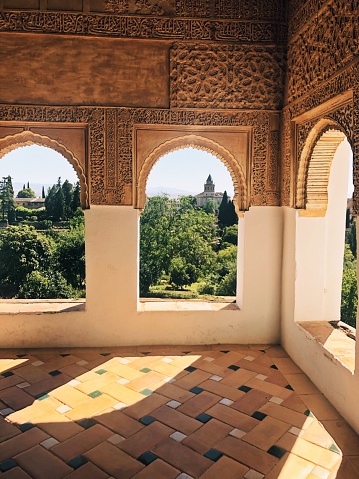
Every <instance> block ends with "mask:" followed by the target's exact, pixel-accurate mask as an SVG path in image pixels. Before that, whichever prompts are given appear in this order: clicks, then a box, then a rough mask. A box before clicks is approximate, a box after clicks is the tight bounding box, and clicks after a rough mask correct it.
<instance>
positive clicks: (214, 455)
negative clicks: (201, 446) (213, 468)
mask: <svg viewBox="0 0 359 479" xmlns="http://www.w3.org/2000/svg"><path fill="white" fill-rule="evenodd" d="M203 455H204V457H207V459H210V460H211V461H214V462H217V461H218V459H220V458H221V457H222V456H223V452H221V451H218V450H217V449H213V448H211V449H209V450H208V451H207V452H205V453H204V454H203Z"/></svg>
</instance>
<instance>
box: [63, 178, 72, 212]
mask: <svg viewBox="0 0 359 479" xmlns="http://www.w3.org/2000/svg"><path fill="white" fill-rule="evenodd" d="M61 189H62V192H63V195H64V218H65V219H69V218H71V217H72V208H71V204H72V197H73V194H74V191H73V186H72V184H71V183H70V182H69V181H68V180H65V181H64V182H63V184H62V187H61Z"/></svg>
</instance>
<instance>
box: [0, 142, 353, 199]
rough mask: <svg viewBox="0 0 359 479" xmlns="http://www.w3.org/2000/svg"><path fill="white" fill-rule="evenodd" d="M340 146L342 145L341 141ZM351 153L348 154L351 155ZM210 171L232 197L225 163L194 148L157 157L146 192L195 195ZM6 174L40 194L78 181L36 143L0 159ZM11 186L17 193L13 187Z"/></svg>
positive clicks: (350, 186) (219, 187) (0, 169)
mask: <svg viewBox="0 0 359 479" xmlns="http://www.w3.org/2000/svg"><path fill="white" fill-rule="evenodd" d="M343 143H344V142H343ZM342 146H343V148H345V146H344V144H343V145H342ZM347 147H348V145H347ZM349 149H350V147H349ZM347 151H348V150H347ZM352 156H353V155H352V153H351V158H352ZM350 170H352V167H351V168H350ZM209 174H210V175H211V176H212V179H213V181H214V183H215V191H217V192H224V191H227V193H228V195H229V196H231V197H232V198H233V182H232V179H231V176H230V174H229V172H228V170H227V168H226V167H225V166H224V164H223V163H222V162H221V161H220V160H219V159H218V158H216V157H215V156H214V155H212V154H210V153H207V152H206V151H203V150H197V149H194V148H183V149H180V150H176V151H174V152H171V153H169V154H167V155H165V156H163V157H162V158H160V160H159V161H158V162H157V163H156V164H155V165H154V167H153V168H152V171H151V173H150V175H149V177H148V181H147V191H149V190H150V189H161V190H162V191H163V192H166V187H167V188H171V189H179V190H181V194H184V193H183V192H188V194H198V193H201V192H202V191H203V189H204V183H205V181H206V179H207V177H208V175H209ZM8 175H10V176H11V177H12V181H13V184H14V183H21V185H23V184H26V185H27V182H29V183H30V187H31V185H32V184H33V185H35V184H38V185H40V187H39V189H36V188H33V189H34V190H35V192H36V193H37V194H38V195H39V196H40V195H41V187H42V185H45V189H46V185H53V184H54V183H56V182H57V179H58V177H59V176H60V177H61V179H62V182H63V181H65V180H66V179H67V180H69V181H70V183H73V184H74V183H76V182H77V181H78V178H77V175H76V173H75V170H74V169H73V168H72V166H71V165H70V163H69V162H68V161H67V160H66V159H65V158H64V157H63V156H62V155H60V154H59V153H57V152H56V151H54V150H52V149H51V148H46V147H42V146H38V145H31V146H24V147H21V148H17V149H15V150H12V151H11V152H9V153H7V154H6V155H4V156H3V157H2V158H0V178H2V177H3V176H8ZM14 186H15V185H14ZM14 189H15V194H16V193H17V191H16V188H15V187H14ZM19 189H20V188H19ZM352 192H353V180H352V174H350V175H349V181H348V197H351V195H352Z"/></svg>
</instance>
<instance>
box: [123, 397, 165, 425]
mask: <svg viewBox="0 0 359 479" xmlns="http://www.w3.org/2000/svg"><path fill="white" fill-rule="evenodd" d="M167 402H168V398H167V397H165V396H161V395H160V394H157V393H153V394H151V395H150V396H147V397H146V398H144V399H142V401H138V402H137V403H135V404H132V405H131V406H128V407H127V408H125V409H124V411H123V412H124V413H125V414H126V415H127V416H131V417H133V418H134V419H140V418H141V417H143V416H147V415H150V413H151V412H152V411H154V410H155V409H157V408H159V407H160V406H163V405H164V404H166V403H167Z"/></svg>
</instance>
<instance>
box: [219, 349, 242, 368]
mask: <svg viewBox="0 0 359 479" xmlns="http://www.w3.org/2000/svg"><path fill="white" fill-rule="evenodd" d="M247 354H248V353H246V354H244V353H240V352H239V351H230V352H229V353H228V354H223V356H220V357H219V358H216V359H215V360H214V361H213V363H214V364H218V365H219V366H225V367H228V366H231V365H232V364H236V363H237V361H240V360H241V359H242V358H244V356H246V355H247Z"/></svg>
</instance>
